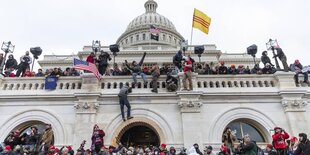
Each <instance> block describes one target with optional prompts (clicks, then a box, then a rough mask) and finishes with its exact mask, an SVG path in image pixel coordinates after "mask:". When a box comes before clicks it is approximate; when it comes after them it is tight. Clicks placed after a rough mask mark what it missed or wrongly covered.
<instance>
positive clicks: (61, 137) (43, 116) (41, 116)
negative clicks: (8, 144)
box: [0, 110, 68, 146]
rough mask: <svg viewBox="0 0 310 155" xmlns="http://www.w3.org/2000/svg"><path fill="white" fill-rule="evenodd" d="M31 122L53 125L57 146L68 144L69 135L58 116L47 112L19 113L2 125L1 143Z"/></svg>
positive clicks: (0, 125) (0, 130)
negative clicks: (10, 134)
mask: <svg viewBox="0 0 310 155" xmlns="http://www.w3.org/2000/svg"><path fill="white" fill-rule="evenodd" d="M31 122H44V123H49V124H51V125H52V129H53V132H54V142H55V145H56V146H58V145H64V144H67V143H68V142H67V135H68V134H66V131H65V129H64V126H63V124H64V123H63V122H62V121H61V119H60V118H58V117H57V116H56V115H54V114H52V113H50V112H48V111H45V110H28V111H23V112H20V113H17V114H15V115H13V116H12V117H11V118H9V119H8V120H7V121H5V122H3V123H2V124H0V133H2V134H1V135H0V141H4V139H5V138H6V136H7V135H9V133H10V132H11V131H12V130H14V129H17V128H25V127H26V126H27V125H29V123H31Z"/></svg>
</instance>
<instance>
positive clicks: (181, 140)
mask: <svg viewBox="0 0 310 155" xmlns="http://www.w3.org/2000/svg"><path fill="white" fill-rule="evenodd" d="M145 6H146V8H147V9H150V10H147V12H146V14H147V13H150V12H152V11H154V10H156V7H157V4H156V3H154V1H153V0H149V1H148V2H147V3H146V5H145ZM148 11H149V12H148ZM134 22H135V21H134ZM154 22H155V20H154ZM132 24H133V25H135V24H134V23H131V24H130V25H131V26H129V27H130V30H133V29H131V28H132ZM155 24H156V23H155ZM166 26H167V25H166ZM133 27H134V26H133ZM167 27H168V28H169V25H168V26H167ZM170 28H172V29H173V30H175V28H174V26H173V25H172V23H170ZM136 30H137V31H136ZM135 31H136V32H140V30H138V29H135ZM125 33H127V31H126V32H125ZM171 33H174V34H175V36H176V37H178V39H182V36H181V35H179V34H177V31H176V30H175V31H173V32H171ZM123 37H125V36H121V37H120V38H121V39H119V41H120V42H121V41H122V39H124V38H123ZM125 38H126V37H125ZM120 45H121V47H120V50H121V52H119V53H118V56H117V57H116V63H117V64H119V65H120V66H122V64H123V63H124V61H125V60H128V61H129V62H131V61H133V60H136V61H139V60H140V58H141V56H142V53H143V52H145V51H146V52H147V56H146V58H145V64H146V65H152V64H159V65H160V66H163V65H166V64H170V65H171V64H172V57H173V56H174V55H175V53H176V52H177V51H178V50H179V49H180V46H179V45H176V44H171V42H166V43H164V44H157V45H149V44H147V43H146V44H141V45H126V46H122V44H120ZM204 46H205V52H204V54H203V55H202V57H201V61H202V62H209V63H210V62H215V63H217V62H218V61H220V60H224V61H225V62H226V64H227V65H230V64H235V65H239V64H243V65H245V66H247V65H248V66H250V67H252V66H253V58H252V57H251V56H249V55H247V54H244V53H242V54H226V53H224V54H223V53H222V52H221V51H220V50H217V49H216V46H215V45H204ZM102 49H103V50H105V51H109V49H108V47H107V46H103V47H102ZM91 51H92V48H91V47H90V46H84V48H83V50H82V51H80V52H79V53H78V55H73V56H51V55H47V56H44V59H43V60H41V61H39V64H40V65H41V67H42V68H43V69H48V68H53V67H55V66H57V67H62V68H65V67H72V59H73V58H74V57H75V58H76V57H79V58H80V59H83V60H85V59H86V57H87V55H89V53H90V52H91ZM186 54H191V55H192V57H194V59H196V60H198V57H197V56H196V55H194V52H193V46H190V47H189V50H188V51H187V53H186ZM293 76H294V73H291V72H288V73H285V72H277V73H275V74H273V75H253V74H250V75H197V74H194V75H193V87H194V90H193V91H189V92H188V91H177V92H168V91H167V90H166V88H165V78H166V77H165V76H163V75H162V76H161V77H160V78H159V80H158V82H159V89H158V90H159V93H158V94H154V93H152V92H151V88H150V87H151V86H150V84H148V85H147V87H145V88H144V87H143V88H134V89H133V93H132V94H130V95H129V102H130V103H131V105H132V115H133V116H134V118H133V119H131V120H129V121H126V122H123V121H122V118H121V115H120V109H119V103H118V102H119V100H118V96H117V94H118V92H119V88H120V87H121V85H123V84H125V83H129V84H131V83H132V79H131V77H130V76H113V77H112V76H111V77H110V76H104V77H102V78H101V79H100V80H99V81H98V80H96V78H95V77H94V76H92V75H89V74H84V75H82V76H80V77H60V78H59V80H58V82H57V88H56V90H54V91H46V90H44V78H41V77H32V78H4V77H0V90H1V91H0V133H1V134H0V141H3V140H4V139H5V137H6V136H7V135H8V134H9V133H10V132H11V131H12V130H14V129H25V127H27V126H29V125H31V124H34V123H36V122H44V123H50V124H52V128H53V130H54V138H55V145H56V146H62V145H72V146H73V147H74V148H78V147H79V145H80V142H81V141H82V140H84V139H86V140H87V141H88V142H89V141H90V138H91V135H92V127H93V125H94V124H98V125H99V127H100V128H102V129H104V131H105V132H106V136H105V145H116V144H117V142H118V141H119V139H120V136H121V135H122V134H123V133H124V132H125V131H126V130H127V129H129V128H130V127H133V126H137V125H143V126H147V127H149V128H151V129H152V130H154V131H155V132H156V134H157V135H158V137H159V139H160V142H161V143H166V144H167V145H168V146H171V145H173V146H175V147H177V148H179V147H181V146H185V147H189V146H191V145H192V144H193V143H198V144H200V145H201V146H202V145H213V146H215V147H216V148H218V147H219V146H220V144H221V136H222V132H223V131H224V129H225V127H227V125H228V124H229V123H231V122H234V121H242V122H245V123H248V124H250V125H252V126H253V127H255V128H256V129H257V130H258V131H259V132H260V134H261V136H262V137H263V138H264V142H263V143H260V144H265V143H270V142H271V137H270V134H271V133H272V129H273V128H274V127H275V126H280V127H283V128H285V129H286V130H287V131H288V132H289V133H291V134H293V135H297V134H298V133H299V132H305V133H309V132H310V126H309V124H310V115H307V112H309V110H310V108H309V106H308V102H309V99H310V87H309V86H308V85H303V86H302V87H297V86H296V85H295V83H294V79H293ZM179 80H180V81H181V80H182V76H180V77H179ZM138 81H139V82H142V79H140V78H139V79H138ZM148 81H151V77H148ZM89 145H90V144H89V143H87V145H86V147H89Z"/></svg>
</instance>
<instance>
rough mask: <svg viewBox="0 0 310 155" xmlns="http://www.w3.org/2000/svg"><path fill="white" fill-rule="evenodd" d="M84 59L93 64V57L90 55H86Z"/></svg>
mask: <svg viewBox="0 0 310 155" xmlns="http://www.w3.org/2000/svg"><path fill="white" fill-rule="evenodd" d="M86 61H87V62H89V63H93V64H94V63H95V59H94V57H93V56H92V55H89V56H87V58H86Z"/></svg>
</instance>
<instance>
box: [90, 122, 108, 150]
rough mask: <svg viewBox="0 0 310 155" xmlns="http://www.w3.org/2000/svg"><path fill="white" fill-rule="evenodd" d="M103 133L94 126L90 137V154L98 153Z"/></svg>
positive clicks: (101, 144)
mask: <svg viewBox="0 0 310 155" xmlns="http://www.w3.org/2000/svg"><path fill="white" fill-rule="evenodd" d="M104 136H105V133H104V131H103V130H101V129H99V126H98V125H97V124H95V126H94V129H93V136H92V137H91V140H92V144H91V151H92V153H95V152H96V153H99V151H100V149H101V147H102V146H103V137H104Z"/></svg>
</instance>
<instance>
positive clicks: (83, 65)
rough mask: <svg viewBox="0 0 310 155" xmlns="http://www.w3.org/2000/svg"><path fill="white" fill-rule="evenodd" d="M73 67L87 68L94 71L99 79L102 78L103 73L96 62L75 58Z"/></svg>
mask: <svg viewBox="0 0 310 155" xmlns="http://www.w3.org/2000/svg"><path fill="white" fill-rule="evenodd" d="M73 67H74V68H75V69H78V70H86V71H90V72H92V73H93V74H94V75H95V76H96V78H97V79H98V80H100V78H101V75H100V73H99V72H98V69H97V67H96V65H95V64H93V63H89V62H86V61H83V60H79V59H75V58H74V60H73Z"/></svg>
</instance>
